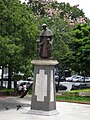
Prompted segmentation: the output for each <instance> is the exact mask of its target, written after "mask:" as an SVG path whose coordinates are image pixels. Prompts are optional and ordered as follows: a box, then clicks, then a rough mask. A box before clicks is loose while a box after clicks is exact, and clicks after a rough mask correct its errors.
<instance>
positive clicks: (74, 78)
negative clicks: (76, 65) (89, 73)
mask: <svg viewBox="0 0 90 120" xmlns="http://www.w3.org/2000/svg"><path fill="white" fill-rule="evenodd" d="M83 78H84V77H83V76H80V75H72V76H71V77H66V81H69V82H78V81H79V82H80V81H82V80H83Z"/></svg>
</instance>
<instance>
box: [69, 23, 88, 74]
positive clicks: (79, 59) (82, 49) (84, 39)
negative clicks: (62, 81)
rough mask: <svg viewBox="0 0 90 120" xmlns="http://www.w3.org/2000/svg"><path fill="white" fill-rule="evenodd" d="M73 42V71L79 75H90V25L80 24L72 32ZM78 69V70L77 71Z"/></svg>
mask: <svg viewBox="0 0 90 120" xmlns="http://www.w3.org/2000/svg"><path fill="white" fill-rule="evenodd" d="M72 36H73V40H72V41H70V43H69V45H70V48H71V49H72V51H73V52H72V58H73V59H72V60H73V61H74V62H72V64H71V65H72V66H71V67H72V69H74V70H75V71H77V72H78V73H80V72H81V73H83V72H84V73H85V75H90V64H89V63H90V25H88V24H78V25H77V26H75V27H74V29H73V31H72ZM69 60H70V59H69ZM76 68H77V69H76Z"/></svg>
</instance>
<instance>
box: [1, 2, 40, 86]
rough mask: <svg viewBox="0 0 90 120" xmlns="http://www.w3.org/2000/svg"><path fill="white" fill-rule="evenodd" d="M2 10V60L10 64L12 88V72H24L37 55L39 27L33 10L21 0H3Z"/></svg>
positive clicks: (2, 63) (2, 62)
mask: <svg viewBox="0 0 90 120" xmlns="http://www.w3.org/2000/svg"><path fill="white" fill-rule="evenodd" d="M0 10H1V11H2V12H0V49H1V50H0V61H1V66H3V65H4V66H5V65H7V64H8V68H9V79H8V81H9V86H8V88H10V87H11V77H12V73H18V72H19V71H21V72H22V71H23V70H24V69H26V66H27V65H28V64H27V63H28V61H30V60H31V59H32V58H33V57H35V56H36V53H35V49H36V48H35V41H36V37H37V33H38V29H37V24H36V23H37V22H36V19H35V17H34V15H33V12H32V11H31V9H30V8H29V7H28V6H27V5H25V4H21V3H20V1H19V0H14V1H12V0H8V1H7V0H1V1H0ZM29 63H30V62H29ZM30 64H31V63H30ZM22 66H23V67H22ZM22 68H23V69H22Z"/></svg>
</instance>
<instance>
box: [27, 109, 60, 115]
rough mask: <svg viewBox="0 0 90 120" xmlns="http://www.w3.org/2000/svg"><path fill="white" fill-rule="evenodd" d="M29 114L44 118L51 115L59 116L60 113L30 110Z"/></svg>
mask: <svg viewBox="0 0 90 120" xmlns="http://www.w3.org/2000/svg"><path fill="white" fill-rule="evenodd" d="M28 114H32V115H42V116H51V115H57V114H59V112H58V111H57V110H52V111H42V110H30V111H29V112H28Z"/></svg>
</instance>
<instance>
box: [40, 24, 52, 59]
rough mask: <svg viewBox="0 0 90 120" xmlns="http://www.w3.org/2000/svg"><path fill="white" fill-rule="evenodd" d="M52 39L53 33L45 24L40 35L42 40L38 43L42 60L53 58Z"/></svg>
mask: <svg viewBox="0 0 90 120" xmlns="http://www.w3.org/2000/svg"><path fill="white" fill-rule="evenodd" d="M52 37H53V33H52V31H51V30H50V29H48V28H47V26H46V24H43V25H42V31H41V33H40V40H39V41H38V42H39V56H40V58H44V59H47V58H50V57H51V47H52Z"/></svg>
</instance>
